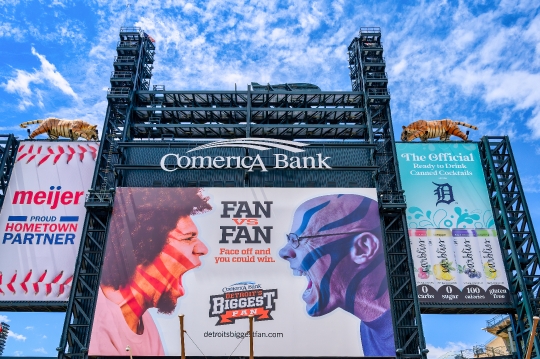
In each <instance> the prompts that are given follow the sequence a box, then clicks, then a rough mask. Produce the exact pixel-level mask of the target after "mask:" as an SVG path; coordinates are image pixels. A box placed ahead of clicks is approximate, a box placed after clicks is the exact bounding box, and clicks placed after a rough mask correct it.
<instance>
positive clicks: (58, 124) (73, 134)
mask: <svg viewBox="0 0 540 359" xmlns="http://www.w3.org/2000/svg"><path fill="white" fill-rule="evenodd" d="M36 123H39V124H40V125H39V126H38V127H37V128H36V129H35V130H34V132H32V133H31V134H30V136H29V137H30V139H33V138H34V137H36V136H37V135H41V134H42V133H47V134H48V135H49V139H51V140H57V139H58V137H67V138H69V139H71V140H72V141H76V140H77V139H78V138H79V137H82V138H84V139H86V140H87V141H90V140H96V141H97V140H98V130H97V125H91V124H89V123H88V122H85V121H83V120H61V119H59V118H54V117H49V118H47V119H45V120H34V121H28V122H23V123H21V125H20V126H21V127H22V128H26V126H28V125H33V124H36Z"/></svg>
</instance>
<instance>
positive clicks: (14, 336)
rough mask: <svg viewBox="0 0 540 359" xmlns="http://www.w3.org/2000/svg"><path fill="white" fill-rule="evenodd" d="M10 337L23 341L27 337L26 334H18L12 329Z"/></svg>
mask: <svg viewBox="0 0 540 359" xmlns="http://www.w3.org/2000/svg"><path fill="white" fill-rule="evenodd" d="M8 337H9V338H13V339H15V340H18V341H23V342H24V341H25V340H26V337H25V336H24V335H22V334H17V333H15V332H12V331H10V332H9V333H8Z"/></svg>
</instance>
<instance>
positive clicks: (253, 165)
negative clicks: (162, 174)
mask: <svg viewBox="0 0 540 359" xmlns="http://www.w3.org/2000/svg"><path fill="white" fill-rule="evenodd" d="M306 146H309V144H307V143H301V142H294V141H287V140H277V139H268V138H257V139H254V138H239V139H233V140H221V141H216V142H211V143H208V144H206V145H202V146H198V147H195V148H193V149H191V150H189V151H187V153H189V152H194V151H200V150H204V149H208V148H220V147H231V148H234V147H236V148H249V149H255V150H260V151H267V150H270V149H274V148H278V149H282V150H286V151H289V152H293V153H301V152H304V151H305V150H304V149H303V147H306ZM169 157H173V158H176V163H175V164H174V166H173V167H167V166H166V164H165V161H166V160H167V158H169ZM274 159H275V166H274V168H275V169H285V168H291V169H303V168H309V169H331V168H332V167H330V166H329V165H328V164H327V163H326V161H327V160H328V159H330V157H324V158H323V156H322V154H321V153H317V154H316V156H315V157H311V156H302V157H299V156H287V155H286V154H282V153H276V154H274ZM160 165H161V168H162V169H163V170H164V171H167V172H174V171H176V170H178V169H196V168H200V169H214V168H215V169H247V170H248V172H252V171H253V169H257V167H258V168H259V170H260V171H261V172H268V170H267V169H266V166H265V164H264V162H263V160H262V158H261V156H260V155H258V154H257V155H256V156H255V157H252V156H215V157H211V156H191V157H190V156H185V155H184V156H180V155H179V154H175V153H168V154H166V155H165V156H163V157H162V158H161V161H160Z"/></svg>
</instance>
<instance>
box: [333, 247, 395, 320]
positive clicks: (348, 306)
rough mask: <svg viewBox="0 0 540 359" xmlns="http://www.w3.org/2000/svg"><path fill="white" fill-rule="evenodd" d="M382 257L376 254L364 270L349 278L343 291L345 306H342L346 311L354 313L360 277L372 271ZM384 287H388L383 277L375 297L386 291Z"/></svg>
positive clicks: (362, 277)
mask: <svg viewBox="0 0 540 359" xmlns="http://www.w3.org/2000/svg"><path fill="white" fill-rule="evenodd" d="M383 259H384V258H383V256H381V255H379V256H377V257H376V258H375V259H374V260H373V262H371V263H370V264H369V265H368V266H367V267H366V268H365V269H364V270H362V271H360V272H358V273H356V275H355V276H354V277H353V279H351V282H350V283H349V285H348V286H347V291H346V292H345V308H343V309H345V310H346V311H347V312H349V313H351V314H354V302H355V299H356V292H357V291H358V285H359V284H360V282H361V281H362V279H364V278H365V277H366V276H368V275H370V273H371V272H373V271H374V270H375V269H376V268H377V267H378V266H379V264H381V262H382V261H383ZM386 288H388V283H387V281H386V277H385V278H384V279H383V281H382V283H381V286H380V287H379V290H378V292H377V295H376V298H375V299H378V298H380V297H381V295H382V294H384V293H386ZM381 291H382V293H381Z"/></svg>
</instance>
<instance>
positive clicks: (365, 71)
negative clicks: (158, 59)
mask: <svg viewBox="0 0 540 359" xmlns="http://www.w3.org/2000/svg"><path fill="white" fill-rule="evenodd" d="M154 50H155V48H154V45H153V43H152V41H151V40H150V39H149V37H148V36H147V35H146V34H145V33H144V32H143V31H142V30H141V29H139V28H122V29H121V30H120V41H119V43H118V45H117V52H118V56H117V57H115V60H114V64H113V65H114V71H113V72H112V74H111V88H110V89H109V91H108V93H107V99H108V108H107V114H106V118H105V125H104V129H103V134H102V139H101V146H100V150H99V156H98V158H97V163H96V171H95V173H94V178H93V184H92V190H91V191H90V194H89V195H88V197H87V200H86V204H85V205H86V208H87V215H86V219H85V225H84V231H83V238H82V243H81V247H80V250H79V254H78V258H77V264H76V269H75V275H74V281H73V287H72V292H71V296H70V299H69V302H68V306H67V315H66V319H65V323H64V329H63V332H62V337H61V340H60V346H59V347H58V352H59V354H58V356H59V358H64V357H69V358H76V357H79V358H86V357H87V356H88V346H89V342H90V333H91V328H92V322H93V316H94V311H95V305H96V300H97V293H98V290H99V278H100V274H101V266H102V262H103V254H104V251H105V245H106V237H107V231H108V225H109V220H110V216H111V210H112V205H113V201H114V193H115V188H116V187H117V186H119V185H122V184H123V183H124V182H125V181H124V179H125V176H126V173H127V171H138V170H148V169H149V168H148V166H142V165H140V164H134V163H132V162H130V159H129V156H128V153H129V148H134V147H147V146H157V147H163V146H166V147H171V148H174V147H182V146H186V143H188V142H187V141H186V140H191V142H189V143H190V146H193V145H194V144H195V142H194V141H192V140H193V139H196V140H198V141H200V142H204V141H208V140H211V139H215V138H241V137H271V138H281V139H302V140H306V141H315V142H316V141H317V140H320V139H325V140H341V141H342V142H343V143H344V144H346V145H348V146H350V145H351V143H354V145H355V146H359V147H364V148H366V149H368V150H369V151H371V160H370V165H369V166H365V167H362V168H356V169H355V170H357V171H367V172H368V173H370V174H371V175H372V182H371V183H372V185H373V186H375V187H376V188H377V193H378V197H379V205H380V215H381V224H382V226H383V228H384V237H385V238H384V239H385V244H386V245H385V256H386V263H387V272H388V281H389V291H390V296H391V303H392V304H391V305H392V315H393V324H394V332H395V344H396V355H397V356H399V357H403V358H419V359H420V358H425V357H426V354H427V350H426V345H425V339H424V335H423V330H422V324H421V317H420V310H421V308H420V305H419V303H418V301H417V300H416V298H417V293H416V285H415V280H414V275H413V273H412V271H411V268H412V267H413V266H412V259H411V256H410V245H409V238H408V233H407V227H406V220H405V209H406V204H405V197H404V195H403V191H402V188H401V183H400V178H399V169H398V165H397V159H396V151H395V139H394V134H393V128H392V119H391V112H390V93H389V91H388V89H387V84H388V79H387V75H386V72H385V65H386V64H385V60H384V57H383V47H382V43H381V32H380V29H379V28H361V30H360V33H359V36H358V37H356V38H355V39H354V40H353V41H352V43H351V45H350V46H349V49H348V50H349V52H348V54H349V68H350V76H351V84H352V91H345V92H336V91H331V92H328V91H320V90H318V88H316V86H302V84H282V85H270V84H268V85H267V86H262V85H258V84H254V87H253V88H252V87H251V86H248V89H247V91H236V90H235V91H167V90H165V87H164V86H159V85H154V86H153V87H152V89H150V78H151V75H152V64H153V56H154ZM351 140H352V141H353V142H350V141H351ZM497 141H498V140H497V139H495V138H484V139H483V141H482V143H481V145H480V147H481V153H482V155H483V160H484V162H485V163H484V164H485V166H484V167H485V168H486V171H487V172H486V179H487V180H488V182H489V183H490V187H489V190H490V194H491V197H492V206H493V208H494V210H495V216H496V218H497V226H498V230H499V235H500V236H501V237H500V238H503V241H504V245H503V248H504V249H505V253H506V254H507V258H506V264H507V270H508V271H509V272H511V273H512V277H511V281H512V284H511V287H512V288H511V290H512V291H513V293H514V294H513V295H514V298H515V300H516V306H517V313H518V315H517V317H516V319H515V321H514V323H513V325H514V327H515V332H516V334H517V336H518V340H520V343H525V342H526V335H527V334H528V330H529V329H528V328H529V327H528V323H530V322H531V318H532V315H534V313H536V312H537V310H536V304H535V303H537V300H538V281H539V278H540V276H539V275H538V274H537V271H538V269H537V267H538V259H537V255H536V253H538V248H537V247H538V244H537V243H536V237H535V235H534V231H533V230H532V225H531V222H530V216H529V214H528V211H527V208H526V204H525V201H524V197H523V192H522V189H521V185H520V183H519V177H518V176H517V171H516V169H515V163H514V160H513V156H512V155H511V149H510V146H509V143H508V140H507V139H505V140H504V141H502V142H504V145H501V144H500V143H502V142H501V141H499V142H497ZM336 146H337V145H336ZM501 151H502V152H501ZM508 153H510V154H508ZM345 170H348V169H345ZM505 176H506V177H505ZM199 183H202V182H201V181H199ZM250 183H251V182H250V181H249V178H248V174H247V173H246V174H245V176H242V177H241V179H240V180H238V181H236V182H233V183H232V186H233V187H244V186H248V185H249V184H250ZM156 185H161V183H159V184H158V183H156ZM516 188H517V189H516ZM505 191H506V192H505ZM516 251H518V252H519V251H521V252H522V254H516V253H517V252H516ZM521 252H520V253H521ZM531 298H533V299H532V300H531ZM463 309H464V308H447V311H445V312H448V313H459V312H460V311H461V310H463ZM535 344H536V349H538V348H537V345H538V343H537V342H535Z"/></svg>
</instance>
